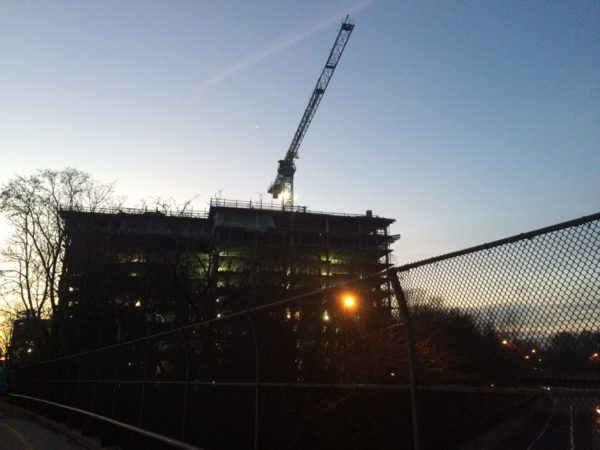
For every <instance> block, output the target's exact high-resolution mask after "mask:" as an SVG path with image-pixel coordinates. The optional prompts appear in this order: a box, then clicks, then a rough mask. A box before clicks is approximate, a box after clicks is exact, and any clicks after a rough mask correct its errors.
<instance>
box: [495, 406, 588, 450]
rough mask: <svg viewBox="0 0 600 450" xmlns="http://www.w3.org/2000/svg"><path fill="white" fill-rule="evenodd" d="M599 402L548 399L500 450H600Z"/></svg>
mask: <svg viewBox="0 0 600 450" xmlns="http://www.w3.org/2000/svg"><path fill="white" fill-rule="evenodd" d="M599 403H600V401H599V400H592V399H589V398H585V399H584V398H569V397H558V398H551V397H549V398H546V399H544V400H543V404H542V405H541V407H540V408H539V410H538V411H537V412H536V413H534V414H533V415H532V417H531V418H530V420H528V421H527V423H525V424H523V425H522V426H521V427H519V428H518V429H517V430H516V431H514V432H513V433H512V435H511V436H510V437H509V438H508V439H506V441H505V442H504V443H503V444H502V445H500V447H499V448H511V449H525V450H554V449H556V450H559V449H560V450H590V449H600V415H598V414H596V412H595V410H594V409H595V406H596V405H597V404H599Z"/></svg>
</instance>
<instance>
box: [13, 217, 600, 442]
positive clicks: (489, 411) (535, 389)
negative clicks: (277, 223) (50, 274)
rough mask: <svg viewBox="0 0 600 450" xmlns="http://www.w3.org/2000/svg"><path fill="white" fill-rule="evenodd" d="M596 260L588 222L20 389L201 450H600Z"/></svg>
mask: <svg viewBox="0 0 600 450" xmlns="http://www.w3.org/2000/svg"><path fill="white" fill-rule="evenodd" d="M599 263H600V214H598V215H595V216H590V217H588V218H585V219H581V220H578V221H573V222H570V223H566V224H561V225H557V226H554V227H550V228H548V229H544V230H539V231H536V232H532V233H528V234H525V235H520V236H517V237H513V238H509V239H506V240H503V241H498V242H496V243H493V244H489V245H484V246H481V247H476V248H473V249H468V250H465V251H461V252H457V253H454V254H450V255H446V256H442V257H438V258H434V259H432V260H428V261H423V262H419V263H414V264H409V265H406V266H403V267H399V268H394V269H392V270H390V271H388V272H386V273H382V274H377V275H375V276H372V277H365V278H363V279H360V280H355V281H353V282H350V283H345V284H344V285H340V286H335V287H332V288H328V289H324V290H321V291H318V292H314V293H311V294H307V295H302V296H298V297H296V298H291V299H286V300H283V301H279V302H276V303H273V304H268V305H265V306H260V307H257V308H253V309H250V310H248V311H240V312H237V313H234V314H231V315H229V316H227V317H221V318H218V319H214V320H209V321H205V322H201V323H197V324H193V325H190V326H187V327H185V328H181V329H178V330H174V331H170V332H165V333H162V334H160V335H155V336H149V337H147V338H143V339H138V340H136V341H131V342H128V343H123V344H119V345H116V346H111V347H106V348H103V349H98V350H94V351H89V352H85V353H81V354H78V355H72V356H69V357H63V358H59V359H55V360H52V361H47V362H41V363H35V364H29V365H24V366H21V367H16V368H15V370H14V377H13V383H14V393H16V394H17V395H21V396H27V397H32V398H38V399H44V400H47V401H52V402H56V403H58V404H62V405H67V406H70V407H74V408H79V409H82V410H85V411H90V412H93V413H96V414H99V415H102V416H106V417H110V418H113V419H115V420H118V421H121V422H123V423H126V424H130V425H133V426H137V427H139V428H142V429H145V430H150V431H152V432H155V433H159V434H161V435H164V436H167V437H169V438H172V439H177V440H179V441H182V442H186V443H190V444H193V445H197V446H199V447H201V448H207V449H238V448H239V449H246V448H262V449H271V448H292V449H294V448H297V449H300V448H311V449H337V448H349V449H378V448H380V449H388V448H411V447H413V446H415V447H421V448H432V449H433V448H521V447H522V448H533V447H530V446H531V445H537V446H538V447H536V448H554V447H549V446H547V445H545V444H544V443H545V442H546V441H545V439H553V440H552V442H554V444H553V445H555V444H557V443H560V444H562V443H563V440H564V439H571V440H572V441H571V443H572V444H573V446H575V444H576V447H577V448H595V447H596V448H600V447H598V446H599V441H598V437H599V436H600V434H599V433H598V431H600V420H599V419H597V418H596V416H595V411H594V407H595V405H596V404H597V403H599V404H600V400H598V397H599V396H600V357H599V355H598V354H599V353H600V330H599V326H600V281H599V280H600V277H599V275H600V264H599ZM396 276H397V277H398V280H399V282H400V285H401V289H402V292H398V293H397V294H398V295H394V293H393V290H392V289H391V285H392V283H391V281H392V280H393V278H392V277H396ZM403 298H404V299H405V300H406V306H407V307H408V311H409V314H410V318H409V319H410V321H407V318H406V317H403V316H402V315H401V309H399V308H398V307H399V306H401V305H400V304H399V302H401V301H402V299H403ZM408 323H410V324H411V331H412V334H413V335H414V342H413V343H411V342H410V340H407V339H409V336H408V335H407V333H406V325H407V324H408ZM411 344H414V345H411ZM412 350H414V354H413V355H412V356H414V358H415V359H416V366H415V367H414V369H415V373H416V380H413V379H411V377H410V376H409V373H410V366H411V358H410V356H411V351H412ZM411 383H412V387H413V388H414V389H413V392H415V391H416V394H417V395H416V397H411ZM415 383H416V385H415ZM15 398H18V397H15ZM21 400H24V398H23V397H22V398H21ZM411 402H412V403H411ZM411 406H413V407H414V409H413V410H411ZM51 409H52V408H51ZM53 410H55V408H53ZM415 411H416V415H415V414H414V412H415ZM55 414H58V415H59V416H61V417H60V418H62V419H64V420H69V421H71V422H74V423H75V425H79V426H81V427H84V428H88V429H89V431H90V432H96V433H99V434H105V435H109V436H110V440H111V442H114V443H116V444H118V445H120V446H121V447H122V448H142V444H141V443H140V437H139V436H136V435H135V434H134V433H130V432H125V431H123V432H120V431H117V430H115V429H114V428H113V429H111V430H110V431H108V430H107V429H106V428H103V427H104V426H103V425H101V424H98V423H97V422H94V421H92V420H88V419H87V418H85V417H84V416H81V415H77V414H71V413H68V414H67V413H65V412H57V411H55ZM598 417H600V416H598ZM548 418H550V419H548ZM415 419H416V420H415ZM569 423H570V424H571V428H570V430H571V433H570V434H569V433H568V430H569V427H568V425H569ZM573 423H575V424H576V425H575V431H573V428H574V425H573ZM417 424H418V435H417V436H416V437H417V439H413V438H414V437H415V435H414V432H415V431H416V430H417V426H416V425H417ZM563 425H565V427H563ZM563 428H564V430H563ZM543 430H544V433H542V434H540V432H542V431H543ZM565 430H566V431H565ZM563 434H564V436H563ZM548 436H550V438H549V437H548ZM557 436H558V437H557ZM536 439H537V440H536ZM567 444H568V442H567ZM152 445H155V446H157V447H160V446H163V445H165V444H164V443H160V442H144V443H143V448H152ZM560 448H565V447H560Z"/></svg>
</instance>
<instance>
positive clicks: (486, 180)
mask: <svg viewBox="0 0 600 450" xmlns="http://www.w3.org/2000/svg"><path fill="white" fill-rule="evenodd" d="M347 12H350V13H351V14H352V16H353V18H354V20H355V22H356V28H355V30H354V32H353V34H352V36H351V38H350V41H349V43H348V46H347V47H346V51H345V53H344V55H343V56H342V59H341V61H340V64H339V66H338V69H337V71H336V73H335V75H334V77H333V79H332V81H331V84H330V85H329V88H328V90H327V92H326V93H325V96H324V98H323V101H322V102H321V105H320V108H319V110H318V111H317V113H316V115H315V118H314V121H313V124H312V125H311V127H310V129H309V130H308V133H307V135H306V138H305V139H304V142H303V144H302V146H301V148H300V159H299V160H298V161H297V166H298V170H297V172H296V178H295V185H296V191H297V192H296V193H297V195H298V200H297V203H299V204H302V205H307V206H308V207H309V208H310V209H313V210H319V211H337V212H349V213H364V211H365V210H366V209H372V210H374V213H375V214H378V215H383V216H388V217H394V218H396V219H397V223H396V224H395V225H394V226H393V230H392V231H393V232H394V233H400V234H401V235H402V239H401V241H400V242H399V243H398V244H397V246H396V248H395V250H396V260H397V262H399V263H401V262H408V261H412V260H415V259H421V258H424V257H428V256H433V255H436V254H439V253H442V252H447V251H452V250H457V249H460V248H463V247H465V246H470V245H476V244H479V243H482V242H487V241H491V240H494V239H497V238H501V237H505V236H508V235H511V234H515V233H519V232H523V231H528V230H530V229H534V228H538V227H542V226H546V225H550V224H553V223H556V222H560V221H564V220H568V219H571V218H575V217H580V216H583V215H587V214H591V213H594V212H597V211H599V210H600V2H597V1H587V2H586V1H572V2H555V1H531V2H522V1H515V2H512V1H502V2H501V1H477V2H475V1H470V2H467V1H456V2H448V1H440V2H428V1H418V2H403V1H385V0H373V1H342V0H339V1H330V2H323V1H302V2H298V1H279V2H273V1H260V2H259V1H252V2H246V1H239V2H233V1H122V0H121V1H58V0H57V1H38V2H30V1H26V0H20V1H7V0H3V1H0V57H1V58H0V161H1V163H0V182H2V183H3V182H5V181H6V180H8V179H9V178H10V177H11V176H13V175H14V174H17V173H18V174H28V173H32V172H33V171H34V170H35V169H37V168H62V167H65V166H72V167H76V168H78V169H81V170H84V171H88V172H90V173H92V174H93V175H94V177H95V178H97V179H99V180H102V181H115V182H116V188H117V190H118V191H119V192H120V193H122V194H124V195H126V196H127V198H128V203H129V204H131V205H136V204H137V203H139V201H140V199H141V198H144V197H149V196H162V197H173V198H175V199H178V200H181V201H183V200H187V199H189V198H192V197H195V196H199V197H198V200H197V201H196V205H197V207H198V208H204V207H205V205H206V203H207V202H208V201H209V199H210V197H211V196H213V195H214V194H215V193H216V192H217V191H219V190H222V196H223V197H225V198H234V199H243V200H249V199H257V198H258V196H259V193H264V198H265V199H266V198H267V197H268V196H267V194H266V190H267V187H268V185H269V184H270V182H271V181H272V180H273V178H274V177H275V173H276V165H277V160H278V159H280V158H281V157H282V156H283V155H284V153H285V151H286V150H287V148H288V146H289V143H290V141H291V139H292V137H293V134H294V131H295V129H296V127H297V125H298V122H299V120H300V117H301V116H302V113H303V111H304V108H305V106H306V103H307V101H308V98H309V97H310V94H311V92H312V89H313V87H314V85H315V82H316V80H317V78H318V76H319V74H320V72H321V70H322V67H323V64H324V63H325V60H326V57H327V55H328V52H329V50H330V48H331V45H332V44H333V41H334V39H335V36H336V34H337V31H338V29H339V24H340V22H341V19H342V17H343V16H344V15H345V14H346V13H347ZM2 232H3V231H2V229H1V228H0V235H1V234H2ZM4 232H5V231H4ZM0 239H1V236H0Z"/></svg>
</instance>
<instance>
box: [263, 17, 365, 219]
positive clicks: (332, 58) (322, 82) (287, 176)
mask: <svg viewBox="0 0 600 450" xmlns="http://www.w3.org/2000/svg"><path fill="white" fill-rule="evenodd" d="M353 29H354V23H353V22H352V20H351V19H350V16H346V17H345V18H344V20H343V21H342V26H341V28H340V31H339V33H338V35H337V38H336V39H335V43H334V44H333V48H332V49H331V52H330V53H329V57H328V58H327V62H326V63H325V67H324V68H323V71H322V72H321V76H320V77H319V79H318V81H317V85H316V86H315V89H314V90H313V93H312V95H311V97H310V100H309V101H308V106H307V107H306V110H305V111H304V115H303V116H302V119H301V120H300V125H298V129H297V130H296V133H295V134H294V139H292V143H291V144H290V147H289V149H288V151H287V153H286V154H285V158H284V159H281V160H279V161H278V163H279V167H278V168H277V177H276V178H275V181H273V183H271V186H270V187H269V193H270V194H272V195H273V198H278V197H279V196H281V198H282V203H283V206H284V208H285V207H289V208H292V207H293V206H294V173H295V172H296V164H295V163H294V159H296V158H298V149H299V148H300V144H301V143H302V139H303V138H304V135H305V134H306V131H307V130H308V127H309V125H310V122H311V121H312V119H313V116H314V115H315V112H316V111H317V108H318V107H319V103H320V102H321V98H322V97H323V94H324V93H325V89H327V85H328V84H329V81H330V80H331V77H332V75H333V72H334V71H335V68H336V66H337V64H338V62H339V60H340V57H341V56H342V52H343V51H344V48H345V47H346V43H347V42H348V39H349V38H350V34H351V33H352V30H353Z"/></svg>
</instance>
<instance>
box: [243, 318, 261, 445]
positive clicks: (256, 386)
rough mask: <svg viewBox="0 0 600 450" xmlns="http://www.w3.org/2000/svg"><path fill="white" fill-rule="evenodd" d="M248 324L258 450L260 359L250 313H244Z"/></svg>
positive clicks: (255, 439)
mask: <svg viewBox="0 0 600 450" xmlns="http://www.w3.org/2000/svg"><path fill="white" fill-rule="evenodd" d="M246 314H247V315H248V322H249V323H250V332H251V333H252V342H253V343H254V450H258V397H259V392H260V389H259V380H260V378H259V377H260V370H259V369H260V366H259V364H260V358H259V355H258V339H257V338H256V329H255V328H254V319H252V313H251V312H250V311H246Z"/></svg>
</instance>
